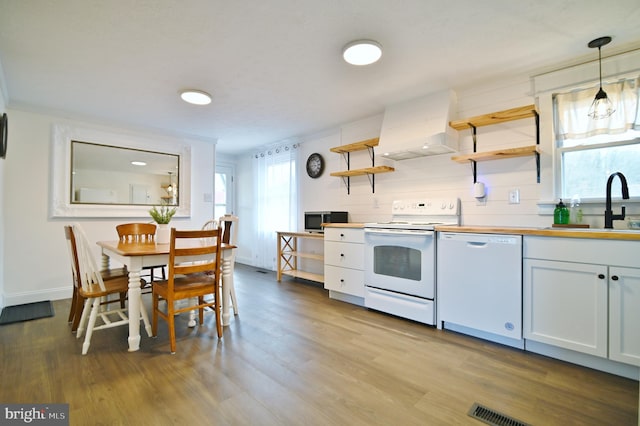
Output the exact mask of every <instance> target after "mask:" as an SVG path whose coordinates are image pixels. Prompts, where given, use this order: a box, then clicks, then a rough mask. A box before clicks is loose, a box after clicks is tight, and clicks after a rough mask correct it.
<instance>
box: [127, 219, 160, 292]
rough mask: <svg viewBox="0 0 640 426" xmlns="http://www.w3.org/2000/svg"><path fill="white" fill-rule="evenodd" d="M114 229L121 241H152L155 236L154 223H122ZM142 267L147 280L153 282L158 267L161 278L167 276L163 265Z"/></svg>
mask: <svg viewBox="0 0 640 426" xmlns="http://www.w3.org/2000/svg"><path fill="white" fill-rule="evenodd" d="M116 231H117V232H118V239H119V240H120V241H122V242H123V243H131V242H153V241H155V238H156V225H155V224H154V223H123V224H120V225H117V226H116ZM142 269H143V270H148V271H149V275H148V276H149V282H153V281H154V279H155V278H156V276H155V270H156V269H160V274H161V277H162V279H163V280H164V279H166V278H167V276H166V273H165V265H155V266H145V267H143V268H142ZM145 286H146V283H145Z"/></svg>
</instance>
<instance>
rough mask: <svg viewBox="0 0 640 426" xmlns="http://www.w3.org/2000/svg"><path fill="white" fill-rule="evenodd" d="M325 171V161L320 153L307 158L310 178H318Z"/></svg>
mask: <svg viewBox="0 0 640 426" xmlns="http://www.w3.org/2000/svg"><path fill="white" fill-rule="evenodd" d="M323 170H324V160H323V158H322V156H321V155H320V154H318V153H314V154H311V155H310V156H309V158H307V174H308V175H309V177H312V178H314V179H315V178H317V177H318V176H320V175H321V174H322V171H323Z"/></svg>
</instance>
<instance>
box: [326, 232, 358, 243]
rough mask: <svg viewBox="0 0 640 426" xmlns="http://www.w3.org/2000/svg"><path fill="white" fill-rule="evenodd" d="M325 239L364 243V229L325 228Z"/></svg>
mask: <svg viewBox="0 0 640 426" xmlns="http://www.w3.org/2000/svg"><path fill="white" fill-rule="evenodd" d="M324 240H325V241H343V242H349V243H359V244H364V229H360V228H325V230H324Z"/></svg>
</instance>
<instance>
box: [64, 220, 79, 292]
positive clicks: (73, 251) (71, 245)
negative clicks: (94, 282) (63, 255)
mask: <svg viewBox="0 0 640 426" xmlns="http://www.w3.org/2000/svg"><path fill="white" fill-rule="evenodd" d="M64 236H65V238H66V239H67V249H68V250H69V259H70V260H71V274H72V276H73V286H74V287H76V288H78V287H80V286H81V284H80V262H79V261H78V249H77V247H76V237H75V235H74V234H73V227H72V226H71V225H65V226H64Z"/></svg>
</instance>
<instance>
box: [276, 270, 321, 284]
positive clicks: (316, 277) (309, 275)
mask: <svg viewBox="0 0 640 426" xmlns="http://www.w3.org/2000/svg"><path fill="white" fill-rule="evenodd" d="M282 275H288V276H290V277H294V278H302V279H303V280H309V281H316V282H319V283H324V275H322V274H314V273H313V272H306V271H282Z"/></svg>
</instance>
